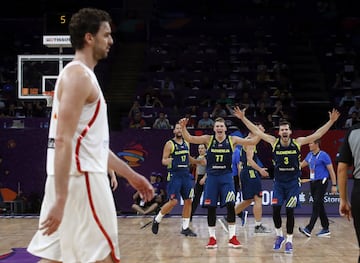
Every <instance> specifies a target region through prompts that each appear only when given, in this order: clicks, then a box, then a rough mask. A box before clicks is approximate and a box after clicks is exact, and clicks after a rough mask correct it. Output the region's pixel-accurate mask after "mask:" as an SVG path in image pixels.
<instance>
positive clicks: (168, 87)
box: [160, 77, 175, 99]
mask: <svg viewBox="0 0 360 263" xmlns="http://www.w3.org/2000/svg"><path fill="white" fill-rule="evenodd" d="M174 91H175V84H174V82H173V81H172V80H171V79H170V78H169V77H166V78H165V79H164V80H163V81H161V91H160V95H161V97H165V98H166V97H170V98H171V99H174V98H175V93H174Z"/></svg>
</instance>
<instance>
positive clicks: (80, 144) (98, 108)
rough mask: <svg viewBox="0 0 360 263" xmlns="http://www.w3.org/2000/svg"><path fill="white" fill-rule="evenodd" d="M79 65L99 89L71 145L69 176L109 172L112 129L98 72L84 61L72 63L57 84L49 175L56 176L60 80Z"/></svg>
mask: <svg viewBox="0 0 360 263" xmlns="http://www.w3.org/2000/svg"><path fill="white" fill-rule="evenodd" d="M76 64H77V65H81V66H82V67H83V68H84V70H85V71H86V72H87V73H88V74H89V77H90V78H91V80H92V82H93V84H94V85H95V86H96V87H97V88H98V90H99V97H98V99H97V100H96V101H95V102H93V103H91V104H86V105H85V106H84V107H83V110H82V113H81V115H80V119H79V122H78V126H77V128H76V131H75V134H74V137H73V142H72V145H73V149H72V157H71V159H72V161H71V169H70V174H72V175H80V174H83V173H84V172H103V173H106V172H107V164H108V153H109V126H108V119H107V108H106V102H105V99H104V96H103V94H102V91H101V89H100V85H99V83H98V81H97V78H96V76H95V73H94V72H93V71H92V70H91V69H89V68H88V67H87V66H86V65H85V64H83V63H82V62H79V61H72V62H70V63H68V64H67V65H66V66H65V67H64V69H63V70H62V71H61V72H60V74H59V77H58V80H57V82H56V84H55V93H54V101H53V108H52V113H51V120H50V127H49V138H48V149H47V165H46V169H47V173H48V174H54V155H55V147H56V144H55V136H56V129H57V116H58V110H59V100H58V98H57V89H58V85H59V80H60V79H61V78H62V75H63V73H64V71H65V70H66V69H68V68H69V67H71V66H73V65H76Z"/></svg>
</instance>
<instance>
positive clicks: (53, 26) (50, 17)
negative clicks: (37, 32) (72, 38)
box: [44, 12, 72, 35]
mask: <svg viewBox="0 0 360 263" xmlns="http://www.w3.org/2000/svg"><path fill="white" fill-rule="evenodd" d="M71 16H72V13H69V12H59V13H48V14H46V15H45V28H44V30H45V31H44V34H45V35H65V34H68V33H69V29H68V25H69V22H70V19H71Z"/></svg>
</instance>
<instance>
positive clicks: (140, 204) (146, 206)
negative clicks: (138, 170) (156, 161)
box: [132, 173, 166, 215]
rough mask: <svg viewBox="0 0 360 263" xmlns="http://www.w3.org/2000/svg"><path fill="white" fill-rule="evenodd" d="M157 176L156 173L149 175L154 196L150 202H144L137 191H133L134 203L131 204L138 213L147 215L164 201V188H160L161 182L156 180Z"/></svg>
mask: <svg viewBox="0 0 360 263" xmlns="http://www.w3.org/2000/svg"><path fill="white" fill-rule="evenodd" d="M158 178H159V177H158V174H156V173H152V174H151V176H150V183H151V185H152V186H153V187H154V190H155V196H154V198H153V199H152V200H151V201H150V202H144V201H143V200H142V199H141V196H140V193H139V192H138V191H137V192H135V193H134V195H133V200H134V204H133V205H132V209H134V210H135V211H136V212H137V213H138V214H141V215H147V214H150V213H152V212H156V210H157V208H159V207H160V206H161V205H162V204H163V202H164V201H165V198H166V193H165V190H164V189H163V188H161V186H160V183H161V182H159V181H158ZM160 179H161V177H160Z"/></svg>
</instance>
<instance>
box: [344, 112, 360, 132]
mask: <svg viewBox="0 0 360 263" xmlns="http://www.w3.org/2000/svg"><path fill="white" fill-rule="evenodd" d="M359 122H360V120H359V113H357V112H356V111H353V112H352V114H351V117H350V118H348V119H346V121H345V125H344V127H343V128H345V129H347V128H350V127H351V126H353V125H355V124H356V123H359Z"/></svg>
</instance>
